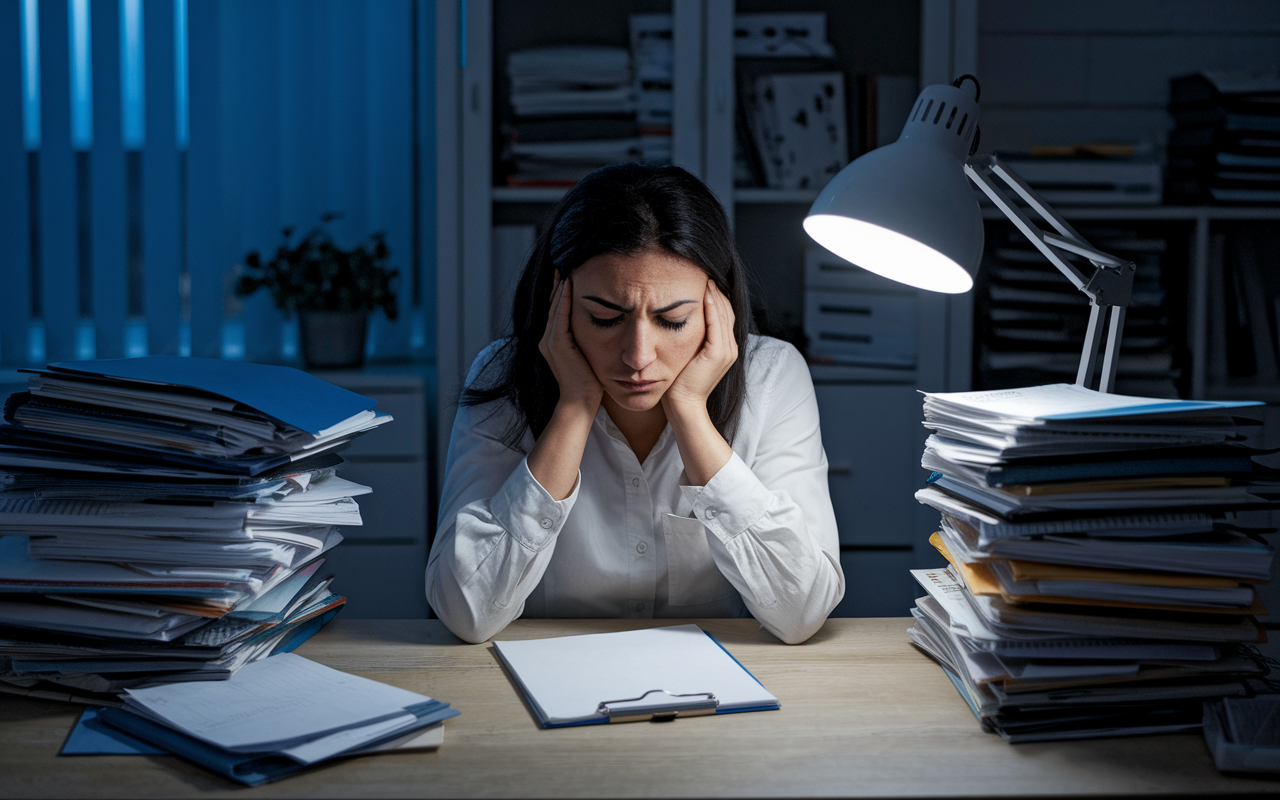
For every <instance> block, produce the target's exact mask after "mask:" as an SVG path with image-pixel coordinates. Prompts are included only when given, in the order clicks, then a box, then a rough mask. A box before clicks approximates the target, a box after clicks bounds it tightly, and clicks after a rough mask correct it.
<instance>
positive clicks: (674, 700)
mask: <svg viewBox="0 0 1280 800" xmlns="http://www.w3.org/2000/svg"><path fill="white" fill-rule="evenodd" d="M651 694H665V695H666V696H667V697H668V698H670V700H669V701H668V702H665V703H662V704H661V705H646V706H642V707H640V708H634V707H633V708H627V706H628V705H629V704H631V703H640V702H643V701H644V699H645V698H646V697H648V696H649V695H651ZM686 698H701V699H686ZM615 706H616V708H615ZM719 706H720V700H719V699H717V698H716V696H715V695H714V694H712V693H711V692H693V693H691V694H674V693H672V692H668V691H667V690H666V689H650V690H649V691H647V692H645V693H644V694H642V695H640V696H639V697H628V698H626V699H625V700H605V701H604V702H602V703H600V705H598V706H596V713H597V714H603V715H604V716H605V717H606V718H608V720H609V722H637V721H640V720H646V719H651V720H654V721H655V722H665V721H667V720H673V719H675V718H676V717H701V716H704V715H707V714H714V713H716V709H717V708H718V707H719Z"/></svg>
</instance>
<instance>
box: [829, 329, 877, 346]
mask: <svg viewBox="0 0 1280 800" xmlns="http://www.w3.org/2000/svg"><path fill="white" fill-rule="evenodd" d="M818 338H819V339H823V340H825V341H829V342H857V343H858V344H871V337H870V336H867V335H866V334H865V333H832V332H830V331H823V332H822V333H819V334H818Z"/></svg>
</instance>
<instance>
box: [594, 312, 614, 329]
mask: <svg viewBox="0 0 1280 800" xmlns="http://www.w3.org/2000/svg"><path fill="white" fill-rule="evenodd" d="M587 317H589V318H590V319H591V324H592V325H595V326H596V327H597V328H612V327H613V326H614V325H617V324H618V323H619V322H622V315H621V314H619V315H618V316H616V317H597V316H596V315H595V314H591V313H588V314H587Z"/></svg>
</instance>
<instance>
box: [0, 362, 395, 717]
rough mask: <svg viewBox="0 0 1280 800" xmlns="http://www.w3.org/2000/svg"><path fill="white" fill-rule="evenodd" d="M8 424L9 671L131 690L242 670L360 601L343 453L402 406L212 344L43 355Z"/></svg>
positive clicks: (42, 685)
mask: <svg viewBox="0 0 1280 800" xmlns="http://www.w3.org/2000/svg"><path fill="white" fill-rule="evenodd" d="M29 372H30V373H31V374H30V377H29V379H28V390H27V391H25V392H19V393H17V394H14V395H11V396H10V397H9V398H8V400H7V401H6V403H5V406H4V418H5V424H4V425H0V691H6V692H14V693H19V694H29V695H36V696H43V697H54V698H58V699H68V700H81V701H85V702H105V703H111V702H113V700H114V698H115V697H116V696H117V694H118V693H119V692H121V691H123V690H126V689H132V688H137V687H142V686H151V685H156V684H162V683H170V682H175V681H193V680H223V679H226V678H228V677H230V676H231V675H233V674H234V673H235V672H236V670H238V669H240V668H241V667H243V666H244V665H245V664H247V663H249V662H252V661H255V660H257V659H260V658H263V657H265V656H268V655H271V654H272V653H275V652H279V651H282V650H289V649H292V648H293V647H296V646H297V645H299V644H301V643H302V641H304V640H305V639H306V638H307V637H308V636H310V635H311V634H313V633H315V631H317V630H319V628H320V627H321V626H322V625H323V624H324V623H325V622H327V621H328V620H329V619H331V618H332V617H333V615H334V614H336V613H337V611H338V610H339V609H340V608H341V607H342V605H343V604H344V603H345V602H346V600H345V598H343V597H341V596H339V595H336V594H334V593H333V592H331V591H330V590H329V584H330V581H331V580H332V576H330V575H328V574H326V573H325V572H324V570H323V565H324V554H325V553H326V552H327V551H328V550H329V549H330V548H332V547H333V546H334V545H336V544H338V543H339V542H340V541H342V535H341V534H340V533H339V532H338V528H339V526H346V525H359V524H361V520H360V509H359V507H358V505H357V504H356V501H355V500H354V499H353V498H354V497H356V496H359V495H362V494H366V493H368V492H370V491H371V490H370V488H369V487H367V486H361V485H359V484H356V483H352V482H350V481H347V480H344V479H342V478H340V477H338V476H337V474H336V471H337V469H338V467H339V466H340V465H341V464H342V463H343V462H342V459H341V457H339V456H338V455H336V452H337V450H338V449H339V448H341V447H342V446H343V445H345V444H346V443H347V442H349V441H351V439H352V438H354V437H356V436H359V435H361V434H363V433H366V432H368V431H370V430H373V429H374V428H376V427H378V426H380V425H382V424H383V423H386V422H389V421H390V420H391V417H390V416H389V415H386V414H378V413H377V412H376V411H374V410H373V408H372V407H373V405H374V401H373V400H370V399H369V398H367V397H362V396H360V395H357V394H354V393H352V392H348V391H346V390H345V389H340V388H338V387H336V386H333V385H331V384H329V383H326V382H325V381H322V380H320V379H319V378H316V377H314V376H311V375H309V374H307V373H305V372H301V371H299V370H294V369H290V368H287V367H273V366H267V365H262V364H247V363H242V362H232V361H217V360H209V359H200V358H178V357H172V356H151V357H146V358H130V359H112V360H102V361H76V362H64V363H57V364H51V365H49V366H48V367H46V368H45V369H39V370H29Z"/></svg>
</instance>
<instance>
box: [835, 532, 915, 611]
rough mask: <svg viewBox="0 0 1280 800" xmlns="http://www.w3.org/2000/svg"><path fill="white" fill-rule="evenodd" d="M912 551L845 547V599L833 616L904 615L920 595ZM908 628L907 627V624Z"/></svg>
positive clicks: (843, 553) (841, 563) (842, 564)
mask: <svg viewBox="0 0 1280 800" xmlns="http://www.w3.org/2000/svg"><path fill="white" fill-rule="evenodd" d="M912 558H913V556H912V554H911V551H910V550H844V551H842V552H841V553H840V569H842V570H843V571H844V583H845V590H844V599H843V600H841V601H840V605H838V606H836V608H835V610H834V611H832V612H831V616H833V617H905V616H907V615H908V614H910V613H911V606H912V605H914V604H915V599H916V597H917V596H918V595H922V594H924V590H923V589H920V587H919V585H918V584H917V583H916V582H915V579H914V578H912V577H911V569H912V567H914V566H915V565H914V564H913V563H912ZM904 627H905V626H904Z"/></svg>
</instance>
